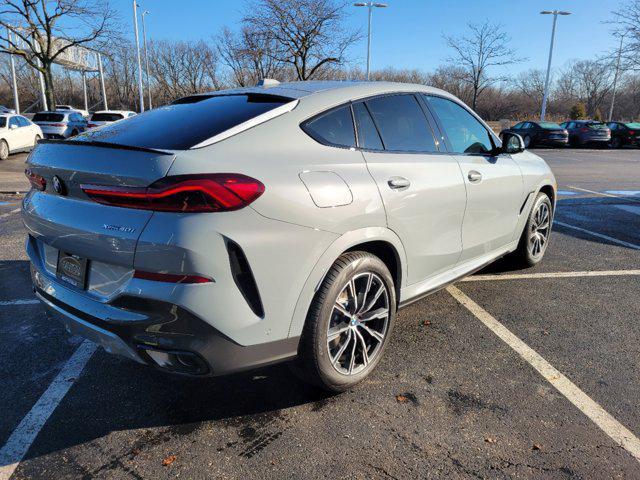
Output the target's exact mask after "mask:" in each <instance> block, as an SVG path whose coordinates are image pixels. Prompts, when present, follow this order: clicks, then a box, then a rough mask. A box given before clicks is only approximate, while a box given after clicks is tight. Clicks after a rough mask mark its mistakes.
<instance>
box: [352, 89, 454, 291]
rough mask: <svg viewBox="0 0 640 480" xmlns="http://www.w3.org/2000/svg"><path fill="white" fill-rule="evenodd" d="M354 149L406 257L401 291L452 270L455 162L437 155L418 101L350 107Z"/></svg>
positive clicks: (408, 97)
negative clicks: (355, 138) (404, 285)
mask: <svg viewBox="0 0 640 480" xmlns="http://www.w3.org/2000/svg"><path fill="white" fill-rule="evenodd" d="M352 108H353V112H354V118H355V122H356V127H357V128H356V130H357V132H358V146H359V148H361V149H362V153H363V155H364V158H365V160H366V162H367V167H368V169H369V172H370V173H371V175H372V176H373V178H374V180H375V181H376V183H377V185H378V189H379V191H380V194H381V196H382V199H383V202H384V206H385V209H386V213H387V224H388V227H389V228H390V229H391V230H393V231H394V232H395V233H396V234H397V235H398V236H399V237H400V239H401V241H402V243H403V245H404V248H405V253H406V255H407V264H408V272H407V285H411V284H414V283H417V282H420V281H421V280H424V279H427V278H429V277H432V276H434V275H437V274H438V273H441V272H443V271H445V270H448V269H450V268H452V267H454V266H455V264H456V263H457V261H458V257H459V256H460V253H461V251H462V242H461V228H462V218H463V215H464V207H465V203H466V192H465V187H464V182H463V179H462V174H461V172H460V167H459V165H458V164H457V162H456V160H455V159H454V158H453V157H451V155H448V154H447V153H446V152H444V151H441V149H440V146H439V143H438V141H437V140H436V136H435V135H434V130H433V125H432V124H431V122H430V121H429V119H428V112H427V111H426V108H425V106H424V104H423V103H422V102H421V100H420V99H419V97H418V95H413V94H394V95H384V96H378V97H374V98H370V99H367V100H366V101H364V102H356V103H354V104H353V107H352Z"/></svg>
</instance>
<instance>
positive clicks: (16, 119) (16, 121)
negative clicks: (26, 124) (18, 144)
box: [9, 117, 22, 128]
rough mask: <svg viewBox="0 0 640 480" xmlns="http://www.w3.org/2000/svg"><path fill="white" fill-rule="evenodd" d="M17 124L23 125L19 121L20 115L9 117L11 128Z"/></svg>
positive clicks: (17, 125)
mask: <svg viewBox="0 0 640 480" xmlns="http://www.w3.org/2000/svg"><path fill="white" fill-rule="evenodd" d="M14 125H15V126H16V127H18V128H20V127H21V126H22V125H20V122H19V121H18V117H11V118H10V119H9V128H11V127H13V126H14Z"/></svg>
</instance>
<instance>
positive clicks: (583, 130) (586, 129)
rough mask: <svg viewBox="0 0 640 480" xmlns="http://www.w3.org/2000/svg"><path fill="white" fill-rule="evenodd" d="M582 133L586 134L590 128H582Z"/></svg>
mask: <svg viewBox="0 0 640 480" xmlns="http://www.w3.org/2000/svg"><path fill="white" fill-rule="evenodd" d="M580 131H581V132H583V133H586V132H588V131H589V128H588V127H582V128H581V129H580Z"/></svg>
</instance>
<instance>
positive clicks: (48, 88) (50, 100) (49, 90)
mask: <svg viewBox="0 0 640 480" xmlns="http://www.w3.org/2000/svg"><path fill="white" fill-rule="evenodd" d="M43 69H44V73H43V74H42V76H43V77H44V96H45V98H46V99H47V107H48V108H49V110H55V109H56V95H55V90H54V87H53V74H52V73H51V64H50V63H46V64H44V65H43Z"/></svg>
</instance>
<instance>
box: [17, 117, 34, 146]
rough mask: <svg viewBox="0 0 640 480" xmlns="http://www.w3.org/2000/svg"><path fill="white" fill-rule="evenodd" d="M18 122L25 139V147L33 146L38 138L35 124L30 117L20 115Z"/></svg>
mask: <svg viewBox="0 0 640 480" xmlns="http://www.w3.org/2000/svg"><path fill="white" fill-rule="evenodd" d="M17 118H18V122H19V123H20V132H21V136H22V138H23V141H24V145H23V148H24V147H33V145H34V143H35V138H36V132H35V129H34V128H33V124H32V123H31V122H30V121H29V119H27V118H25V117H21V116H18V117H17Z"/></svg>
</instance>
